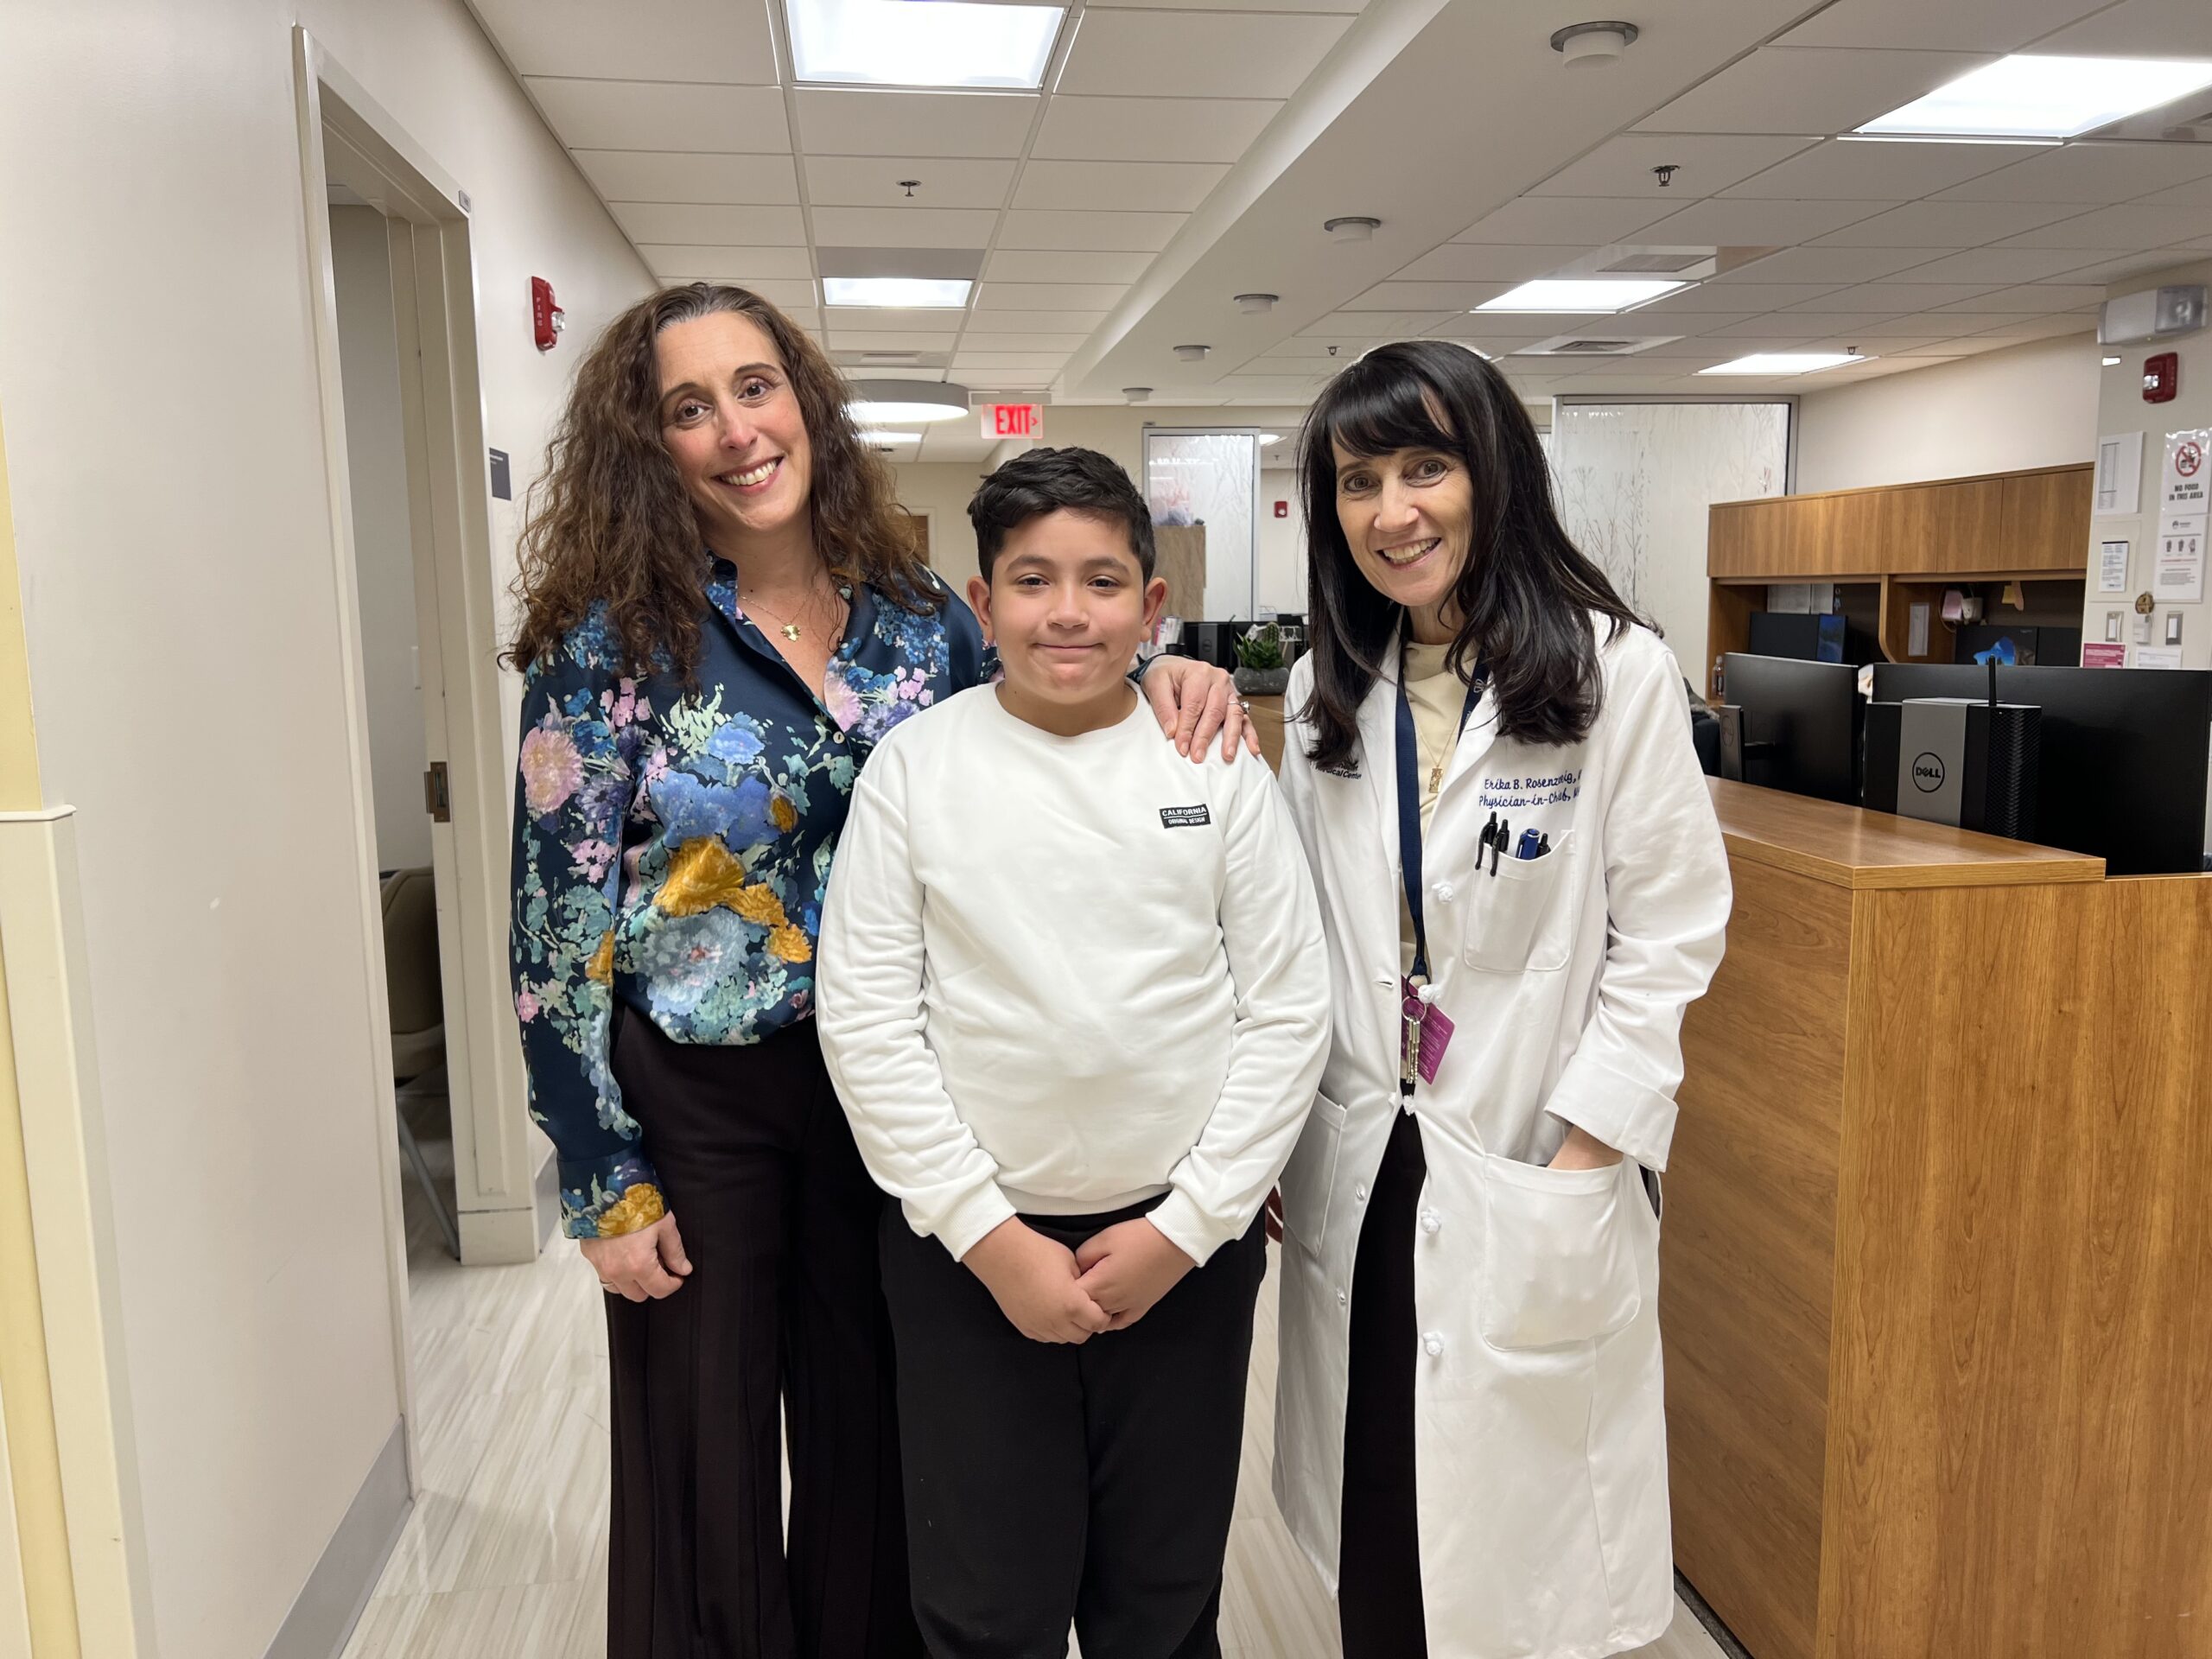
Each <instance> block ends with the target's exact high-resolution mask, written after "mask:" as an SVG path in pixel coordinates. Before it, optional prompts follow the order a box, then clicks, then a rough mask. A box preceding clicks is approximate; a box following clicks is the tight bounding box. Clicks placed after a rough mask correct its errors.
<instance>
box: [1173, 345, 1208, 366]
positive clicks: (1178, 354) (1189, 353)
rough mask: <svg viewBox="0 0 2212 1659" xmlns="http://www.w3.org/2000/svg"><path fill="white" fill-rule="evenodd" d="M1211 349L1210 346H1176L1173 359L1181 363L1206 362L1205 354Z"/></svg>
mask: <svg viewBox="0 0 2212 1659" xmlns="http://www.w3.org/2000/svg"><path fill="white" fill-rule="evenodd" d="M1212 349H1213V347H1212V346H1177V347H1176V348H1175V358H1176V360H1177V361H1178V362H1181V363H1203V362H1205V360H1206V353H1208V352H1210V351H1211V350H1212Z"/></svg>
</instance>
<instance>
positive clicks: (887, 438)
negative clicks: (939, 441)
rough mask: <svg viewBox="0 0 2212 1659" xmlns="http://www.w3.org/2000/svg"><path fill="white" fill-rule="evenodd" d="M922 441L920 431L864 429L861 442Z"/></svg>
mask: <svg viewBox="0 0 2212 1659" xmlns="http://www.w3.org/2000/svg"><path fill="white" fill-rule="evenodd" d="M921 441H922V435H921V434H920V433H918V432H875V431H863V432H862V433H861V442H862V443H880V444H892V443H919V442H921Z"/></svg>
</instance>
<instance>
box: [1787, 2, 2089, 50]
mask: <svg viewBox="0 0 2212 1659" xmlns="http://www.w3.org/2000/svg"><path fill="white" fill-rule="evenodd" d="M2108 3H2110V0H1942V3H1941V4H1940V5H1934V6H1931V5H1929V3H1928V0H1836V3H1835V4H1834V5H1832V6H1827V7H1825V8H1823V9H1822V10H1820V11H1818V12H1816V13H1815V15H1814V16H1812V17H1811V18H1810V19H1808V21H1806V22H1802V23H1800V24H1798V25H1797V27H1796V28H1795V29H1791V30H1790V31H1789V33H1788V34H1787V35H1783V37H1782V44H1783V45H1785V46H1870V47H1886V46H1890V45H1892V44H1894V43H1895V42H1897V41H1911V42H1912V43H1913V44H1914V45H1915V46H1925V47H1941V48H1954V49H1955V50H1958V51H1961V52H2012V51H2015V50H2017V49H2018V48H2021V47H2023V46H2025V45H2027V44H2028V42H2029V41H2032V40H2034V39H2036V37H2037V36H2038V35H2047V34H2049V33H2050V31H2051V30H2052V29H2057V28H2059V27H2061V26H2062V25H2063V24H2066V23H2070V22H2073V21H2074V20H2075V18H2077V17H2082V16H2088V14H2089V13H2090V12H2092V11H2094V10H2096V9H2097V8H2098V7H2099V6H2100V5H2103V4H2108Z"/></svg>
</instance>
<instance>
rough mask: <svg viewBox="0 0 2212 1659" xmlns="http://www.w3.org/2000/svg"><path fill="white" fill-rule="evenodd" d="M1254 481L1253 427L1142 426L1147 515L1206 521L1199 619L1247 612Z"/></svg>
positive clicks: (1164, 520)
mask: <svg viewBox="0 0 2212 1659" xmlns="http://www.w3.org/2000/svg"><path fill="white" fill-rule="evenodd" d="M1259 487H1260V440H1259V437H1258V435H1256V434H1255V433H1251V432H1201V433H1182V432H1147V433H1146V434H1145V440H1144V493H1145V500H1146V501H1147V504H1148V505H1150V506H1151V508H1152V522H1153V523H1154V524H1204V525H1205V527H1206V599H1205V606H1206V608H1205V620H1209V621H1216V622H1226V621H1229V620H1232V619H1234V618H1236V617H1249V616H1250V615H1251V614H1252V561H1253V550H1254V542H1253V531H1254V525H1253V522H1252V512H1253V507H1254V505H1255V501H1256V499H1257V497H1258V494H1259ZM1192 620H1196V619H1192Z"/></svg>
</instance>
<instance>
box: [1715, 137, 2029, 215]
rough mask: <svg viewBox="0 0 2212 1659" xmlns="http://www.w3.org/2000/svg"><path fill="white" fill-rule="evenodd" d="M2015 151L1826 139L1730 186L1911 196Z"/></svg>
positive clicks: (1814, 196) (1784, 194)
mask: <svg viewBox="0 0 2212 1659" xmlns="http://www.w3.org/2000/svg"><path fill="white" fill-rule="evenodd" d="M2016 154H2017V152H2015V151H2013V150H2011V149H2005V148H2003V147H2001V146H1998V145H1993V144H1915V143H1863V142H1861V141H1859V140H1856V139H1850V138H1831V139H1829V140H1828V141H1827V143H1824V144H1821V145H1820V146H1819V147H1818V148H1816V149H1808V150H1806V151H1804V152H1803V153H1802V154H1800V155H1797V156H1791V157H1790V158H1789V160H1788V161H1786V162H1783V163H1782V164H1781V165H1780V166H1778V167H1770V168H1768V169H1767V170H1766V171H1765V172H1764V173H1762V174H1760V175H1758V177H1757V178H1753V179H1746V180H1745V181H1744V182H1743V183H1741V184H1738V185H1734V186H1732V187H1731V188H1729V190H1728V191H1727V193H1726V194H1728V195H1729V196H1731V197H1736V196H1744V197H1749V198H1751V199H1754V200H1784V201H1849V200H1856V201H1872V200H1890V201H1910V200H1914V199H1915V198H1916V197H1920V196H1924V195H1927V194H1929V193H1931V192H1933V191H1936V190H1941V189H1942V188H1945V187H1946V186H1948V185H1954V184H1957V183H1958V182H1959V181H1961V180H1963V179H1971V178H1974V177H1975V176H1977V175H1980V174H1983V173H1987V172H1991V171H1993V170H1994V169H1996V168H2000V167H2003V166H2004V165H2005V163H2006V162H2010V161H2012V160H2013V159H2014V157H2015V156H2016Z"/></svg>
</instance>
